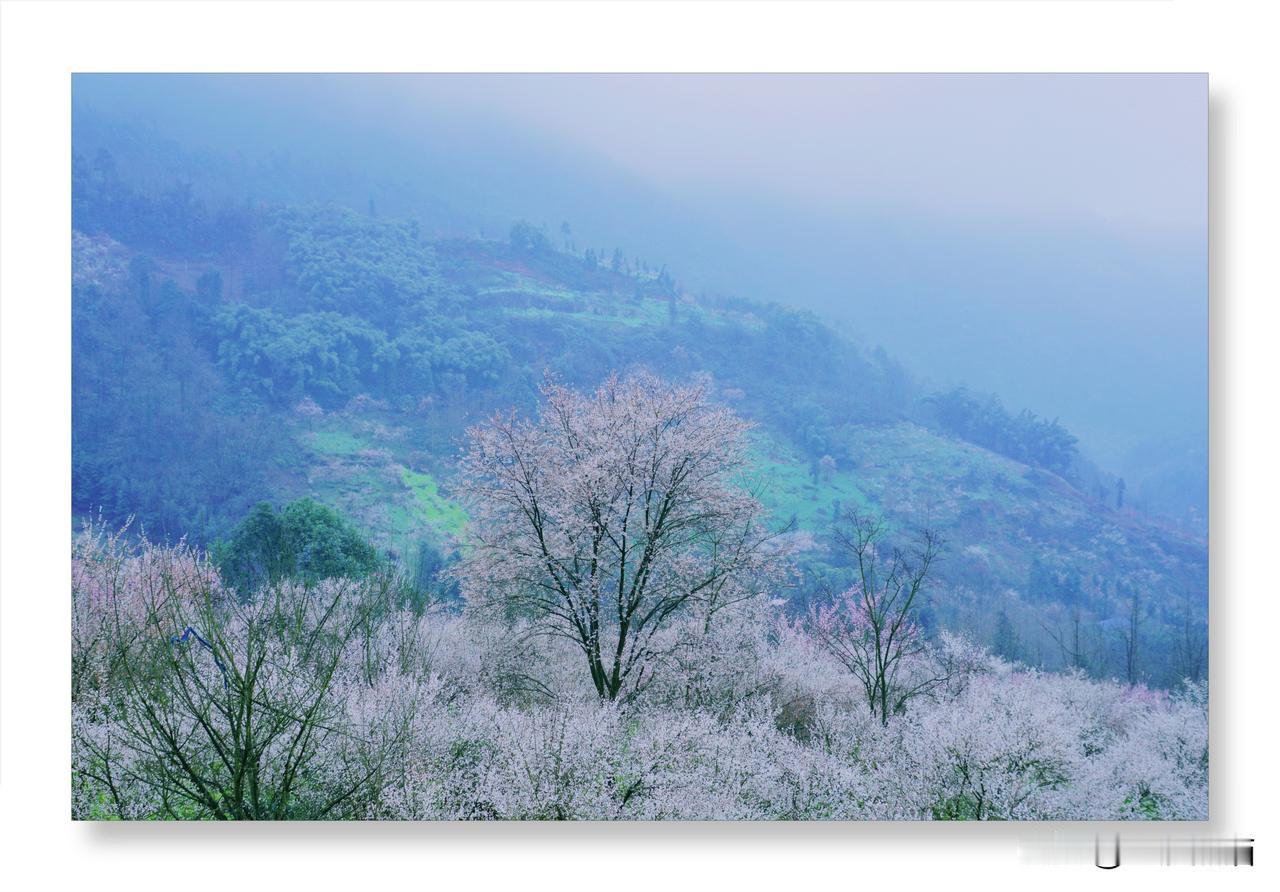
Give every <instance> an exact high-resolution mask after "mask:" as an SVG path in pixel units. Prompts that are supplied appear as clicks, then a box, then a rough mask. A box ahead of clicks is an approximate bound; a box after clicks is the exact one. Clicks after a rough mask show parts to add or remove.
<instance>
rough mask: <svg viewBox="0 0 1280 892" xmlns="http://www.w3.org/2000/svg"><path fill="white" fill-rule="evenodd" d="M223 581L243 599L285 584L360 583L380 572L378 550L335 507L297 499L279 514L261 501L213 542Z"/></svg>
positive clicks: (214, 554)
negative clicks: (343, 580)
mask: <svg viewBox="0 0 1280 892" xmlns="http://www.w3.org/2000/svg"><path fill="white" fill-rule="evenodd" d="M213 559H214V563H215V564H216V565H217V567H218V570H219V571H220V573H221V576H222V579H223V580H224V581H225V582H226V584H227V585H229V586H230V587H231V588H233V589H235V590H236V591H237V592H239V593H241V594H242V595H248V594H250V593H251V592H253V591H254V590H255V589H258V588H259V587H261V586H263V585H275V584H278V583H281V582H284V581H293V582H301V583H316V582H319V581H320V580H322V579H333V578H337V577H346V578H351V579H360V578H363V577H365V576H368V575H369V574H370V573H372V572H374V571H375V570H376V569H377V568H378V551H377V549H375V548H374V547H373V546H372V545H370V544H369V543H368V542H367V541H365V539H364V537H363V536H362V535H361V534H360V533H359V531H357V530H356V529H355V528H354V527H352V526H351V524H350V523H348V522H347V521H346V520H345V519H344V518H343V517H342V516H341V515H339V514H338V513H337V512H336V511H334V510H333V509H332V508H328V507H326V506H324V505H321V504H320V503H319V502H316V501H314V500H312V499H298V500H297V501H296V502H290V503H289V504H288V505H285V506H284V508H283V509H281V510H279V511H277V510H276V509H275V508H274V507H273V506H272V505H271V504H269V503H267V502H260V503H259V504H257V505H255V506H254V508H253V510H252V511H250V512H249V516H248V517H246V518H245V519H244V520H242V521H241V522H240V525H239V526H237V527H236V529H235V531H234V532H233V533H232V534H231V536H230V538H228V539H227V540H226V541H223V542H218V543H215V545H214V548H213Z"/></svg>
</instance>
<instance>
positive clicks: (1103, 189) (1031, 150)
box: [404, 75, 1207, 231]
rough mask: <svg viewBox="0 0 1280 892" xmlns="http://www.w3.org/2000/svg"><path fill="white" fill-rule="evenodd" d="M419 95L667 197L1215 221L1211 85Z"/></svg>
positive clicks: (761, 87) (559, 83)
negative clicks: (694, 191) (1210, 188)
mask: <svg viewBox="0 0 1280 892" xmlns="http://www.w3.org/2000/svg"><path fill="white" fill-rule="evenodd" d="M415 86H416V89H417V90H419V91H421V93H422V94H423V95H424V97H429V99H430V107H434V106H436V105H438V104H444V105H452V106H454V107H455V108H467V109H469V110H471V111H473V112H477V111H483V112H486V113H493V114H498V115H502V116H506V117H510V118H512V119H514V120H517V121H519V122H521V124H522V125H524V126H526V127H529V128H533V129H535V130H540V131H542V132H543V133H544V134H545V135H546V136H547V137H548V138H559V139H560V140H562V141H565V142H577V143H579V144H581V145H583V146H586V147H589V148H591V149H592V150H595V151H597V152H599V153H601V154H603V155H605V156H606V157H608V158H609V159H611V160H612V161H614V162H616V163H617V164H618V165H620V166H621V167H624V168H626V169H627V170H630V171H632V172H634V173H636V174H639V175H641V176H643V177H645V178H646V179H648V180H650V181H652V182H653V183H655V184H657V185H659V186H662V187H665V188H671V189H677V190H683V189H687V188H690V187H697V188H720V189H740V188H750V189H752V190H757V191H760V192H765V193H773V194H776V195H784V196H789V197H792V198H795V199H799V200H802V201H804V202H807V203H812V204H814V205H817V206H821V207H826V208H839V207H841V206H847V205H849V204H851V203H859V202H873V203H876V204H893V205H895V206H897V207H899V208H903V207H914V208H918V209H919V210H921V211H924V212H927V213H930V214H941V215H947V216H951V217H954V218H961V219H963V218H970V217H973V216H975V215H976V216H1015V217H1029V218H1034V219H1040V220H1050V221H1054V222H1055V223H1057V222H1061V221H1062V219H1063V217H1064V216H1065V217H1068V218H1083V219H1086V220H1097V221H1105V222H1110V223H1113V224H1114V225H1116V226H1117V227H1121V228H1126V227H1134V228H1138V229H1147V228H1150V229H1153V230H1157V231H1158V230H1160V229H1164V228H1167V227H1172V228H1181V229H1188V230H1189V229H1195V230H1197V231H1202V230H1203V228H1204V225H1205V214H1206V190H1205V185H1206V182H1205V170H1206V164H1207V140H1206V125H1207V122H1206V101H1207V79H1206V78H1205V77H1204V76H1202V75H1179V76H1169V75H1152V76H1133V75H1124V76H1106V75H1097V76H1080V75H1065V76H1064V75H1025V76H1009V75H965V76H956V75H895V76H881V77H874V76H863V77H849V76H844V75H790V76H775V75H728V76H725V75H719V76H717V75H711V76H689V75H648V76H634V75H598V76H592V77H579V76H573V75H568V76H566V75H559V76H556V75H552V76H528V75H521V76H514V77H513V76H501V75H499V76H482V77H444V78H424V79H421V80H419V81H417V83H416V85H415ZM404 113H405V114H408V115H413V114H414V112H413V110H412V108H411V107H410V108H406V109H405V110H404ZM422 113H423V114H430V110H429V108H424V109H423V110H422Z"/></svg>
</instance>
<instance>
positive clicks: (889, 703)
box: [809, 512, 942, 723]
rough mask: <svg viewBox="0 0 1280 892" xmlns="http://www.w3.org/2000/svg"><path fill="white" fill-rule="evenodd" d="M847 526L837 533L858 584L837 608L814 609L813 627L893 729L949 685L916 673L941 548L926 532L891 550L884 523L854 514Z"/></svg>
mask: <svg viewBox="0 0 1280 892" xmlns="http://www.w3.org/2000/svg"><path fill="white" fill-rule="evenodd" d="M846 520H847V522H846V523H845V524H844V525H842V526H837V527H836V529H835V530H834V531H833V533H834V536H835V540H836V543H837V544H838V545H839V546H841V547H842V548H844V549H845V550H846V551H848V552H849V553H850V554H851V555H852V557H853V558H854V562H855V565H856V571H857V579H856V581H855V582H854V584H853V586H852V587H851V588H849V589H848V590H847V591H845V592H844V593H842V594H840V595H837V596H836V597H834V598H833V599H832V601H831V603H830V604H828V605H825V606H814V607H812V608H810V614H809V625H810V628H811V629H812V633H813V635H814V638H815V639H816V640H817V642H818V644H819V645H820V646H821V647H822V649H823V650H825V651H827V652H828V653H829V654H831V655H832V656H833V657H835V658H836V659H837V660H839V661H840V662H841V663H842V664H843V665H844V667H845V668H846V669H848V670H849V671H850V672H851V673H853V675H854V676H855V677H856V678H857V679H858V681H859V682H860V683H861V685H862V688H863V691H864V693H865V694H866V697H867V703H868V705H869V706H870V707H871V711H872V712H873V713H874V714H875V715H877V716H879V717H880V721H881V722H883V723H887V722H888V721H889V716H890V715H893V714H894V713H896V712H899V711H901V710H902V709H903V707H904V706H905V705H906V703H907V701H908V700H910V699H911V698H912V697H914V696H916V695H918V694H921V693H924V692H925V691H928V690H929V689H931V688H932V687H933V686H935V685H936V684H938V683H939V682H940V681H941V680H942V679H941V678H939V677H937V676H936V675H934V674H932V673H929V672H924V673H921V672H919V671H912V670H918V669H919V668H920V667H921V666H922V665H923V664H921V663H915V664H913V663H912V659H911V658H912V657H913V656H915V655H917V654H919V653H921V652H922V651H923V650H924V647H925V645H924V637H923V635H922V633H921V629H920V626H919V624H918V623H917V621H916V611H917V608H918V607H919V600H920V591H921V589H922V587H923V586H924V583H925V580H926V579H927V578H928V575H929V569H930V567H932V565H933V562H934V561H935V560H936V559H937V557H938V549H939V547H940V542H939V539H938V537H937V535H936V534H935V533H934V532H932V531H931V530H923V531H921V532H920V533H919V535H918V537H917V539H916V541H915V542H914V543H913V545H912V546H910V547H908V548H901V547H897V546H890V545H889V544H888V543H887V542H886V534H887V532H888V531H887V529H886V526H885V522H884V520H882V519H881V518H878V517H874V516H871V515H867V514H859V513H856V512H854V513H851V514H850V515H849V516H848V518H847V519H846Z"/></svg>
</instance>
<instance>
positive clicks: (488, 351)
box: [72, 168, 1207, 683]
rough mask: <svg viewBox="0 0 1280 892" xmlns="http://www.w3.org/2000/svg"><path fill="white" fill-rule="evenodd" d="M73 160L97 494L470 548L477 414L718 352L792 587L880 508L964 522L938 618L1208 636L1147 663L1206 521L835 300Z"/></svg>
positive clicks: (704, 364)
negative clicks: (818, 313) (1147, 499)
mask: <svg viewBox="0 0 1280 892" xmlns="http://www.w3.org/2000/svg"><path fill="white" fill-rule="evenodd" d="M78 176H79V177H80V179H78V180H77V183H76V206H75V208H74V213H75V223H76V226H77V233H76V235H75V238H74V243H73V244H74V252H73V255H74V288H75V293H74V300H73V317H74V318H73V338H74V351H73V356H74V369H73V376H74V377H73V399H74V405H75V415H74V430H73V437H74V444H73V445H74V457H73V469H72V470H73V506H72V507H73V511H76V512H95V513H96V512H99V511H101V512H102V513H103V514H104V515H105V516H107V517H108V518H110V519H112V520H114V521H117V522H123V521H124V519H125V518H127V517H129V516H136V517H137V518H138V519H139V521H140V522H141V523H142V524H143V525H145V526H146V527H147V529H148V530H149V531H151V532H152V533H153V534H158V535H161V536H164V537H168V538H170V539H177V538H179V537H181V536H187V537H188V538H189V539H191V540H193V541H195V542H198V543H205V544H207V543H210V542H212V541H214V540H216V539H218V538H219V537H222V536H225V535H226V534H227V532H228V531H229V530H230V529H231V528H232V526H234V524H235V523H236V522H237V521H238V520H239V519H240V518H241V517H243V516H244V514H245V513H246V512H247V510H248V509H249V507H250V506H251V505H252V504H254V503H255V502H257V501H260V500H263V499H266V500H270V501H274V502H283V501H287V500H290V499H294V498H298V497H301V496H311V497H314V498H316V499H318V500H320V501H322V502H324V503H326V504H329V505H331V506H332V507H335V508H337V509H339V510H340V511H341V512H342V513H344V514H345V515H346V516H347V517H348V518H350V519H351V520H352V521H353V522H355V523H356V524H357V525H358V526H359V527H361V528H362V529H364V530H365V531H366V532H367V534H368V535H369V536H370V538H371V540H372V541H374V542H375V543H376V544H377V545H378V546H379V547H380V548H381V549H383V550H384V551H385V552H386V553H387V554H389V555H390V556H391V557H393V558H395V559H399V560H402V561H406V562H408V561H410V560H412V557H413V555H415V554H416V553H418V550H419V548H420V547H421V546H422V545H423V544H424V543H425V544H427V545H429V546H430V547H431V548H432V549H435V550H436V551H437V552H439V553H442V554H446V555H447V554H449V553H451V552H452V551H454V550H455V549H456V548H457V547H458V546H459V545H460V543H461V542H462V541H463V538H464V536H465V520H466V518H465V515H464V513H463V511H462V509H461V508H460V507H459V505H458V504H457V501H456V499H455V495H456V494H455V493H454V492H453V491H452V489H451V485H452V481H453V476H454V474H453V472H454V464H455V460H456V455H457V451H458V448H459V447H460V445H461V442H462V439H463V437H464V435H465V430H466V427H467V426H468V425H469V424H471V423H474V422H476V421H478V420H479V419H481V418H484V417H486V416H488V415H490V414H492V413H493V412H494V411H497V410H505V409H510V408H512V407H515V408H516V409H518V410H520V411H525V412H528V411H531V410H532V409H533V408H534V406H535V403H536V398H537V386H538V384H539V383H540V381H541V380H542V378H543V375H544V374H546V373H550V374H552V375H555V376H557V377H559V378H561V379H563V380H565V381H567V382H569V383H571V384H574V385H577V386H583V387H587V386H593V385H594V384H595V383H597V382H598V381H600V380H601V379H602V378H603V377H604V376H606V375H607V374H609V373H610V372H612V371H615V370H616V371H619V372H625V371H627V370H628V369H631V368H636V367H640V366H643V367H645V368H648V369H650V370H652V371H654V372H656V373H658V374H660V375H664V376H667V377H673V378H689V377H692V376H706V377H708V378H709V380H710V381H711V382H712V388H713V390H712V392H713V395H714V398H715V399H717V400H718V401H720V402H723V403H725V404H727V405H729V406H731V407H732V408H734V409H735V410H736V411H738V412H740V413H741V414H742V415H744V416H745V417H747V418H749V419H751V420H752V421H753V422H755V424H756V429H755V432H754V434H753V436H754V441H753V442H754V446H753V453H752V457H753V462H752V468H751V471H750V474H749V477H750V478H751V479H750V480H749V481H748V482H749V484H750V485H752V486H753V487H755V488H756V489H757V490H758V491H759V493H760V496H761V498H762V500H763V501H764V503H765V504H766V505H767V506H768V507H769V509H770V510H771V511H772V513H773V516H774V519H775V520H776V522H777V524H778V525H779V526H780V527H782V526H785V525H787V524H793V525H794V528H795V529H796V530H798V531H806V532H808V533H810V534H812V543H811V544H810V546H809V547H808V548H807V550H806V551H804V552H803V553H802V566H803V569H804V570H805V575H804V578H803V580H802V581H800V582H799V583H798V584H797V587H796V589H795V590H794V591H793V592H791V593H790V595H791V597H792V599H793V600H794V601H796V602H797V603H801V602H803V601H805V600H806V599H808V598H810V597H813V596H815V595H816V594H820V593H822V592H824V591H826V590H828V589H830V588H838V587H841V586H843V585H844V584H846V583H847V580H848V578H849V574H848V569H849V568H848V567H847V566H845V565H844V564H843V563H842V559H841V557H840V556H839V555H837V554H835V553H834V552H833V551H832V550H831V549H830V548H829V543H828V542H827V538H826V533H827V531H828V529H829V527H830V525H831V523H832V521H833V519H834V518H835V517H836V516H837V515H838V514H839V513H840V512H842V511H847V510H850V509H855V508H856V509H861V510H875V511H878V512H881V513H883V514H884V515H885V516H886V517H887V518H888V519H889V521H890V522H891V523H892V524H893V525H894V527H895V528H897V529H901V530H907V529H909V528H913V527H917V526H921V525H928V526H931V527H934V528H936V529H938V530H939V531H940V532H941V534H942V535H943V537H944V539H945V540H946V541H947V550H946V554H945V559H944V561H943V562H942V563H941V564H940V565H939V577H938V582H939V584H938V585H936V586H935V587H934V590H933V592H932V597H931V602H930V605H929V607H928V609H927V611H926V616H925V619H926V623H927V624H929V625H931V626H932V627H934V628H943V627H951V628H960V629H964V630H967V631H969V632H970V633H971V634H973V635H975V636H976V637H977V638H979V639H980V640H987V641H990V640H992V638H993V636H994V634H995V627H996V623H997V618H998V616H999V615H1000V614H1001V613H1003V614H1004V615H1005V616H1006V617H1007V618H1008V619H1010V620H1011V622H1012V623H1013V625H1014V627H1015V628H1016V630H1017V632H1018V642H1017V651H1018V652H1017V653H1016V654H1014V656H1016V657H1017V658H1020V659H1023V660H1025V661H1028V662H1033V663H1037V664H1043V665H1046V666H1052V667H1059V666H1063V665H1073V664H1074V665H1077V666H1079V667H1080V668H1083V669H1085V670H1086V671H1089V672H1091V673H1094V674H1098V675H1106V674H1117V672H1118V667H1119V666H1120V665H1121V663H1120V662H1118V660H1119V657H1118V656H1117V646H1118V645H1117V641H1118V638H1117V635H1116V634H1115V628H1116V626H1117V624H1118V623H1120V622H1122V621H1127V620H1126V619H1125V618H1127V617H1130V616H1132V615H1134V614H1135V613H1136V614H1137V615H1138V617H1139V619H1140V621H1141V623H1142V626H1143V629H1144V633H1145V634H1146V636H1147V638H1148V640H1150V641H1152V642H1153V645H1152V647H1151V652H1152V654H1154V653H1156V652H1157V650H1159V652H1160V653H1164V654H1169V653H1183V654H1184V657H1179V658H1178V660H1173V659H1172V658H1169V659H1161V660H1156V659H1155V658H1154V657H1152V659H1151V663H1150V665H1149V666H1147V667H1146V669H1145V670H1144V677H1146V678H1149V679H1150V680H1152V681H1154V682H1157V683H1171V682H1172V681H1174V680H1176V678H1178V677H1179V676H1181V675H1186V674H1193V672H1200V671H1202V669H1197V668H1195V666H1196V659H1197V654H1198V653H1199V648H1200V640H1201V638H1202V636H1203V633H1202V625H1203V619H1204V616H1205V600H1206V592H1207V551H1206V546H1205V543H1204V542H1203V541H1199V540H1197V539H1195V538H1194V537H1192V536H1189V535H1187V534H1184V533H1180V532H1177V531H1175V530H1173V529H1171V528H1168V527H1166V525H1164V524H1163V523H1162V522H1161V521H1159V520H1158V519H1156V518H1151V517H1144V516H1140V515H1138V514H1135V513H1134V512H1132V511H1131V510H1129V509H1126V508H1122V507H1121V508H1118V507H1117V506H1116V500H1115V498H1114V496H1113V489H1112V480H1111V479H1110V478H1109V477H1108V476H1107V475H1106V474H1105V473H1103V472H1101V471H1099V470H1097V469H1096V468H1093V467H1092V466H1090V465H1089V464H1088V463H1087V462H1085V461H1083V460H1082V459H1081V458H1080V457H1079V456H1078V455H1076V454H1075V449H1074V439H1073V438H1071V437H1070V436H1069V434H1067V432H1065V431H1063V430H1062V429H1061V428H1060V427H1059V426H1058V425H1056V424H1055V423H1050V422H1045V421H1043V420H1041V419H1037V418H1035V416H1033V415H1030V414H1029V413H1023V414H1022V415H1018V416H1014V415H1012V414H1010V413H1008V412H1005V411H1004V409H1003V408H1002V407H1001V406H1000V405H999V403H998V401H996V400H994V399H993V398H989V397H982V398H977V397H972V398H971V397H969V396H968V395H965V394H962V393H953V394H942V395H939V394H930V393H928V392H927V391H926V390H925V389H924V388H923V387H922V385H921V384H920V383H919V382H917V381H916V380H915V379H914V378H913V377H912V376H911V375H910V374H909V373H908V372H907V371H906V370H905V369H904V368H903V367H902V366H901V365H900V364H899V363H897V362H896V361H895V360H894V359H893V358H891V357H889V356H887V355H886V354H885V353H884V352H883V351H880V350H876V351H867V350H864V349H863V348H861V347H859V346H857V345H856V344H855V343H854V342H853V341H851V340H849V339H847V338H845V337H843V336H841V335H839V334H837V333H836V332H834V331H833V330H831V329H830V328H829V327H827V326H826V325H824V324H823V323H822V322H821V321H820V320H818V319H817V318H816V317H814V316H812V315H809V314H804V313H798V312H795V311H792V310H788V309H784V308H782V307H780V306H777V305H761V304H754V303H749V302H746V301H742V300H736V299H732V298H723V297H712V296H708V295H694V294H690V293H688V292H686V291H685V290H684V289H683V288H682V287H681V286H680V284H679V283H678V281H677V280H676V279H675V278H674V277H673V276H672V275H671V274H670V273H669V272H668V271H667V270H666V269H665V268H661V267H659V268H657V269H654V268H653V267H652V266H651V265H649V264H647V263H645V262H644V261H641V260H638V259H635V258H627V257H625V256H624V255H623V254H622V252H620V251H618V252H614V254H613V256H612V257H611V258H608V259H606V258H605V254H604V252H600V253H599V254H596V253H595V252H583V253H566V252H562V251H558V250H555V249H554V248H553V247H552V245H551V243H550V241H549V239H548V238H547V237H546V236H545V235H544V234H543V233H542V232H541V230H538V229H535V228H534V227H531V226H528V225H527V224H518V225H517V226H516V227H514V228H513V229H512V232H511V234H510V238H509V239H506V240H503V241H496V240H483V239H446V240H439V239H433V238H430V237H429V236H427V235H426V234H424V233H422V232H420V231H419V228H418V226H417V224H416V223H414V222H413V221H389V220H383V219H378V218H374V217H369V216H363V215H359V214H356V213H353V212H351V211H348V210H342V209H337V208H316V207H307V208H298V207H290V208H275V209H273V208H265V207H264V208H255V209H245V210H243V211H238V212H236V213H235V214H223V215H217V214H212V213H211V212H209V211H207V210H203V209H202V206H201V205H199V204H198V203H194V202H190V201H189V202H188V204H186V205H185V206H176V207H175V206H174V205H173V204H172V202H169V203H166V202H165V200H163V199H148V198H147V197H146V196H143V195H140V194H138V193H135V192H133V191H132V190H131V188H130V187H129V186H128V185H127V184H125V183H123V182H120V181H119V180H117V179H114V178H113V177H111V176H109V175H108V174H105V173H102V172H100V171H91V170H87V169H84V168H79V174H78ZM148 202H152V203H150V204H149V203H148ZM160 210H163V211H164V214H165V215H167V216H165V217H164V218H163V219H164V221H165V225H164V226H161V225H160V224H158V223H155V222H154V217H155V216H156V215H157V214H159V213H160ZM855 334H857V335H859V336H860V337H864V338H865V339H866V340H873V339H874V332H860V333H855ZM1081 630H1083V631H1081ZM1068 641H1070V642H1071V644H1070V646H1068V645H1067V642H1068ZM1156 642H1158V643H1159V647H1158V648H1157V646H1156V644H1155V643H1156ZM1175 645H1177V646H1176V647H1175ZM1178 648H1182V650H1179V649H1178Z"/></svg>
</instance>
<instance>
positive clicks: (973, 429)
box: [926, 387, 1076, 474]
mask: <svg viewBox="0 0 1280 892" xmlns="http://www.w3.org/2000/svg"><path fill="white" fill-rule="evenodd" d="M926 402H927V403H928V404H929V405H930V406H932V408H933V411H934V413H935V416H936V419H937V421H938V423H939V424H940V425H941V426H942V429H943V430H945V431H946V432H947V433H949V434H951V435H952V436H955V437H959V438H961V439H963V440H968V441H969V442H971V443H976V444H978V445H979V446H985V447H986V448H987V449H990V450H991V451H992V452H998V453H1000V454H1001V455H1007V456H1008V457H1009V458H1012V459H1015V460H1017V461H1020V462H1023V463H1025V464H1029V465H1035V466H1037V467H1041V468H1045V469H1047V470H1050V471H1053V472H1055V473H1058V474H1065V473H1066V472H1067V470H1068V469H1069V468H1070V467H1071V463H1072V461H1073V460H1074V459H1075V458H1076V438H1075V437H1074V436H1072V435H1071V434H1070V433H1068V432H1067V430H1066V428H1064V427H1063V426H1062V425H1060V424H1059V423H1058V421H1057V419H1054V420H1053V421H1049V420H1047V419H1044V418H1039V417H1037V416H1036V415H1035V414H1034V413H1032V412H1028V411H1027V410H1026V409H1023V410H1022V411H1021V412H1019V413H1018V414H1017V415H1012V414H1010V413H1009V412H1008V411H1007V410H1006V409H1005V408H1004V406H1003V405H1001V403H1000V400H999V399H998V398H996V397H995V396H991V395H987V396H977V395H974V394H971V393H970V392H969V391H968V389H966V388H964V387H958V388H956V389H955V390H950V391H947V392H945V393H935V394H933V395H931V396H930V397H928V398H927V399H926Z"/></svg>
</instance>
